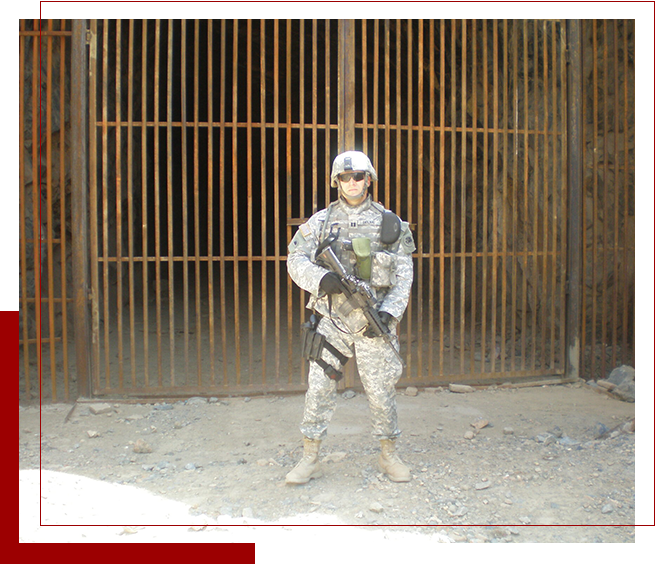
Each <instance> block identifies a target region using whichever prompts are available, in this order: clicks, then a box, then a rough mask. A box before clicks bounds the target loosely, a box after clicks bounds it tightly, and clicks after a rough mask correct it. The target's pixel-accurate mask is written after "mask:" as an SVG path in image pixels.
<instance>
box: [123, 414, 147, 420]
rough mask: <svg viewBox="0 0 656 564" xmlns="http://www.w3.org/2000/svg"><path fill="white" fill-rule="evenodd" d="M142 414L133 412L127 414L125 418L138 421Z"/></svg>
mask: <svg viewBox="0 0 656 564" xmlns="http://www.w3.org/2000/svg"><path fill="white" fill-rule="evenodd" d="M143 418H144V416H143V415H141V414H140V413H135V414H133V415H128V416H127V417H126V418H125V420H126V421H139V419H143Z"/></svg>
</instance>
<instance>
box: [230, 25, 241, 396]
mask: <svg viewBox="0 0 656 564" xmlns="http://www.w3.org/2000/svg"><path fill="white" fill-rule="evenodd" d="M238 54H239V22H238V20H234V21H233V26H232V239H233V244H232V255H233V262H232V266H233V270H232V276H233V285H234V288H233V296H234V309H235V318H234V319H235V325H234V331H235V373H236V375H237V382H236V383H237V386H239V385H240V384H241V329H240V315H239V309H240V308H239V305H240V301H239V260H238V257H239V249H240V247H239V230H238V223H239V208H238V202H239V185H238V179H239V170H238V166H237V153H238V152H239V150H238V147H237V117H238V114H237V103H238V99H239V91H238V89H237V81H238V79H239V75H238V72H237V71H238V64H239V57H238Z"/></svg>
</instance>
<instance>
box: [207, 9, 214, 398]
mask: <svg viewBox="0 0 656 564" xmlns="http://www.w3.org/2000/svg"><path fill="white" fill-rule="evenodd" d="M213 30H214V20H208V22H207V77H208V84H207V294H208V307H209V321H208V324H209V327H208V330H209V345H210V386H212V387H214V386H215V385H216V344H215V327H214V92H213V91H214V58H213V53H214V33H213Z"/></svg>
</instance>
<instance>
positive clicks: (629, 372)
mask: <svg viewBox="0 0 656 564" xmlns="http://www.w3.org/2000/svg"><path fill="white" fill-rule="evenodd" d="M625 380H631V381H635V369H634V368H632V367H631V366H626V365H623V366H618V367H617V368H614V369H613V370H612V372H611V373H610V375H609V376H608V378H607V381H608V382H610V383H611V384H615V385H616V386H619V385H620V384H621V383H622V382H624V381H625Z"/></svg>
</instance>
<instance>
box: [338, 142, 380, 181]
mask: <svg viewBox="0 0 656 564" xmlns="http://www.w3.org/2000/svg"><path fill="white" fill-rule="evenodd" d="M349 170H363V171H365V172H368V173H369V175H370V176H371V179H372V180H378V176H377V175H376V169H375V168H374V166H373V165H372V164H371V161H370V160H369V157H368V156H367V155H365V154H364V153H362V152H360V151H346V152H345V153H341V154H339V155H337V156H336V157H335V160H334V161H333V169H332V172H331V173H330V185H331V186H332V187H333V188H338V187H339V184H338V183H337V177H338V176H339V175H340V174H342V172H347V171H349Z"/></svg>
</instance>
